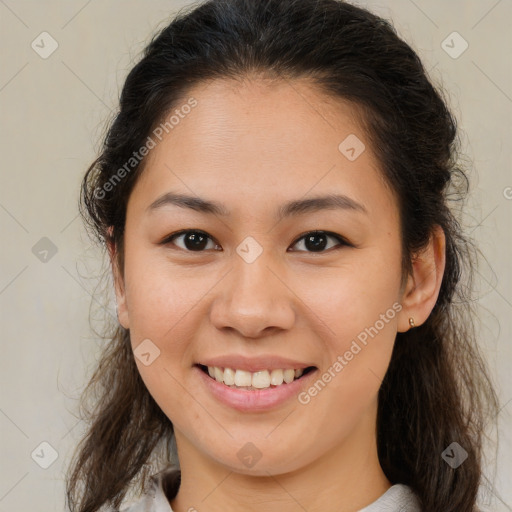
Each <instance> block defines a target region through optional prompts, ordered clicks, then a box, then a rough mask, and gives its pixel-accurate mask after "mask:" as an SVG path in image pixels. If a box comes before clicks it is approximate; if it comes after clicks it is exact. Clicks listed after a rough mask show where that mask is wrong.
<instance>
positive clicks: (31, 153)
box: [0, 0, 512, 512]
mask: <svg viewBox="0 0 512 512" xmlns="http://www.w3.org/2000/svg"><path fill="white" fill-rule="evenodd" d="M358 3H359V4H361V5H366V6H369V7H370V8H372V9H373V10H374V11H375V12H377V13H379V14H381V15H384V16H385V17H388V18H391V19H392V20H393V21H394V22H395V24H396V26H397V28H398V30H399V32H400V34H401V35H402V36H403V37H404V38H405V39H406V40H407V41H408V42H409V43H410V44H411V45H412V46H413V47H414V48H415V49H416V50H417V51H418V52H419V54H420V56H421V57H422V58H423V59H424V62H425V64H426V67H427V69H429V70H430V73H431V76H432V78H433V79H434V80H435V81H437V82H439V81H440V80H442V82H443V84H444V88H445V90H446V93H447V96H448V98H449V101H450V103H451V105H452V108H453V110H454V112H455V114H456V116H457V118H458V120H459V122H460V127H461V136H462V141H463V150H464V152H465V154H466V155H467V156H466V158H467V165H468V166H469V168H470V169H471V177H472V195H471V197H470V200H469V210H468V215H467V217H466V220H465V225H466V227H467V229H468V231H469V232H471V233H472V235H473V236H474V237H475V238H476V239H477V241H478V242H479V244H480V247H481V250H482V252H483V254H484V256H485V260H484V262H483V264H482V267H481V268H480V274H479V287H478V290H479V291H478V297H479V303H480V305H481V316H480V320H481V340H482V348H483V350H484V353H485V355H486V357H487V358H488V361H489V364H490V366H491V368H492V371H493V374H494V376H495V380H496V382H497V384H498V389H499V395H500V401H501V405H502V409H501V412H500V414H499V424H500V430H501V444H500V449H499V455H498V469H497V475H496V478H495V481H494V482H495V488H494V490H493V492H492V493H491V495H485V496H484V498H485V499H484V504H483V510H486V511H491V510H492V511H500V512H501V511H505V510H512V509H511V508H510V505H511V504H512V486H511V485H510V481H511V476H510V475H511V473H512V435H511V432H512V428H511V424H512V422H511V415H512V372H511V371H510V366H511V364H512V343H511V338H512V336H511V334H512V332H511V326H512V320H511V319H512V291H511V290H512V272H511V265H510V262H511V260H512V245H511V238H510V233H511V232H512V188H511V187H512V172H511V145H512V144H511V142H512V141H511V126H512V89H511V86H510V84H511V83H512V73H511V59H510V54H511V50H512V48H511V46H512V45H511V42H512V37H511V32H512V31H511V19H512V3H511V2H510V1H508V0H501V1H497V0H478V1H477V0H472V1H467V0H451V1H450V2H447V1H444V0H430V1H422V0H415V1H412V0H390V1H387V2H384V1H366V2H365V1H360V2H358ZM186 4H188V2H182V1H171V0H167V1H163V0H152V1H148V2H142V1H134V0H124V1H120V0H102V1H100V0H89V1H87V0H80V1H78V0H49V1H41V0H31V1H30V0H0V38H1V41H0V43H1V55H2V65H1V66H0V110H1V120H2V132H1V137H0V144H1V155H2V160H1V188H0V226H1V230H2V231H1V232H2V245H1V270H0V311H1V328H2V331H1V339H2V358H1V362H0V364H1V383H0V386H1V389H2V393H1V400H0V439H1V454H0V457H1V460H2V465H1V482H0V512H11V511H21V510H31V511H32V512H43V511H49V510H52V511H59V510H64V484H63V475H64V471H65V469H66V466H67V463H68V462H69V458H70V456H71V450H72V449H73V447H74V446H75V444H76V442H77V440H78V438H79V436H80V434H81V433H82V432H83V426H82V424H81V423H79V422H77V419H76V418H75V417H74V416H73V415H72V414H71V412H72V411H73V408H74V407H75V399H76V397H77V396H78V395H79V393H80V389H81V388H82V386H83V385H84V382H85V381H84V379H85V376H86V375H87V374H89V373H90V371H91V370H92V368H93V365H94V363H95V361H96V357H97V354H98V350H99V347H100V346H101V341H100V340H99V339H98V338H97V337H96V335H95V334H94V333H93V332H91V329H90V326H89V320H88V315H89V306H90V303H91V300H92V299H91V293H93V292H94V290H95V289H97V291H100V290H99V289H98V286H99V287H100V288H101V287H103V286H108V284H109V283H108V282H105V281H99V279H98V277H99V275H100V273H101V258H100V253H99V251H98V249H97V248H95V247H94V246H92V245H91V243H90V241H89V239H88V238H87V236H86V235H85V232H84V228H83V226H82V224H81V221H80V219H79V218H78V217H77V197H78V187H79V183H80V179H81V177H82V175H83V173H84V171H85V168H86V166H87V165H88V164H89V163H90V162H91V161H92V159H93V157H94V156H95V154H96V151H97V148H98V147H99V142H100V137H101V135H102V133H103V129H104V126H105V122H106V120H107V119H109V118H110V115H111V111H112V109H113V108H115V106H116V100H117V97H118V93H119V88H120V87H121V85H122V82H123V80H124V78H125V76H126V73H127V71H128V70H129V69H130V67H131V65H132V64H133V62H134V59H136V58H137V56H138V54H139V52H140V51H141V50H142V48H143V47H144V44H145V43H146V42H147V41H148V38H149V36H150V35H151V34H152V33H153V32H154V30H155V29H156V28H157V27H162V26H163V25H165V24H166V21H167V20H168V19H169V17H170V16H172V14H173V13H175V12H176V11H177V10H178V9H179V7H181V6H183V5H186ZM43 31H46V32H48V33H49V34H50V35H51V36H52V37H53V38H54V39H55V40H56V42H57V43H58V48H57V49H56V51H55V52H54V53H53V54H52V55H50V56H49V57H48V58H46V59H43V58H42V57H41V56H40V55H39V54H38V53H36V51H34V50H33V49H32V47H31V43H32V41H34V40H36V43H37V42H38V41H40V38H38V36H39V34H41V32H43ZM454 31H457V32H458V33H459V34H460V35H461V36H462V38H463V39H464V40H465V41H467V43H468V44H469V47H468V48H467V50H466V51H465V52H464V53H462V54H461V55H460V56H458V58H453V52H457V51H459V50H460V49H462V46H461V45H462V44H463V41H462V39H460V38H458V36H456V38H455V39H454V43H453V44H452V43H449V44H450V45H451V46H453V49H452V50H450V51H451V52H452V56H450V55H449V54H448V53H446V51H445V50H444V49H443V47H442V42H443V41H444V40H445V39H446V38H447V36H448V35H449V34H451V33H452V32H454ZM44 37H46V38H47V37H48V36H44ZM452 38H453V36H452ZM45 41H46V44H45V49H46V50H48V49H49V48H51V47H50V42H49V39H45ZM448 41H451V39H448ZM39 44H40V43H39ZM38 50H39V51H40V52H42V51H43V49H42V48H39V49H38ZM43 237H47V238H48V239H49V240H50V241H51V244H50V243H49V242H48V240H43V241H40V240H41V239H42V238H43ZM36 244H39V245H36ZM34 246H35V247H36V249H33V248H34ZM52 247H54V249H53V250H55V249H56V250H57V252H56V253H55V254H53V253H52ZM44 250H49V252H48V253H47V254H46V255H45V253H41V252H40V251H44ZM38 251H39V254H38ZM37 256H39V257H37ZM41 257H43V258H44V257H46V258H47V261H46V262H44V261H41V260H40V258H41ZM103 268H105V267H104V266H103ZM97 300H99V301H100V304H97V303H96V302H94V301H93V309H92V313H93V319H96V320H98V321H99V322H101V320H102V315H104V316H108V315H110V314H115V310H114V307H113V302H112V297H111V298H110V300H109V301H108V302H107V304H106V307H105V309H103V308H102V306H101V301H103V300H104V299H103V296H101V295H99V296H98V299H97ZM97 325H98V324H97ZM42 442H46V443H49V445H51V447H52V448H51V447H49V446H47V445H42V446H41V443H42ZM52 449H53V450H55V452H56V453H57V454H58V458H57V459H56V460H55V462H54V463H53V464H51V466H49V467H48V469H43V468H42V467H40V465H41V464H42V465H44V464H48V463H50V462H51V461H52V459H51V456H52V453H53V451H52ZM34 450H35V452H34ZM31 454H33V458H32V456H31ZM491 459H492V454H491ZM36 461H37V463H36ZM486 475H487V477H488V478H490V479H492V477H493V469H492V467H488V468H487V469H486ZM507 484H508V485H507ZM491 498H492V502H491V501H490V500H491ZM506 504H508V506H507V505H506Z"/></svg>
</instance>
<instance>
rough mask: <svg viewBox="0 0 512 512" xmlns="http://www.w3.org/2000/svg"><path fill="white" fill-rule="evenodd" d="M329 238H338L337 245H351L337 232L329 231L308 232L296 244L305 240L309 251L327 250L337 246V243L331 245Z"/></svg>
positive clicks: (305, 245)
mask: <svg viewBox="0 0 512 512" xmlns="http://www.w3.org/2000/svg"><path fill="white" fill-rule="evenodd" d="M329 239H331V240H336V241H337V242H338V244H337V246H338V247H339V246H350V244H349V243H348V242H347V241H346V240H345V239H344V238H342V237H341V236H339V235H336V234H335V233H329V232H327V231H311V232H310V233H306V234H305V235H303V236H302V237H301V238H299V240H297V241H296V242H295V243H294V245H297V244H299V243H300V242H302V241H303V244H304V247H305V248H306V251H307V252H325V251H326V249H332V248H333V247H336V244H334V245H330V246H329Z"/></svg>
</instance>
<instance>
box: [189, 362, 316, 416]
mask: <svg viewBox="0 0 512 512" xmlns="http://www.w3.org/2000/svg"><path fill="white" fill-rule="evenodd" d="M193 369H194V371H196V372H197V373H198V376H199V378H200V379H201V380H202V382H203V383H204V385H205V386H206V388H207V389H208V390H209V391H210V393H211V394H212V395H213V396H214V397H215V398H217V399H218V400H219V401H220V402H222V403H223V404H225V405H228V406H229V407H232V408H233V409H237V410H239V411H243V412H255V411H267V410H269V409H273V408H276V407H279V406H280V405H282V404H283V403H285V402H286V401H287V400H290V398H292V397H296V396H297V395H298V394H299V393H300V392H301V391H302V390H303V389H304V388H305V387H307V386H308V384H309V381H310V380H311V377H312V376H314V375H315V373H316V369H315V370H311V371H310V372H308V373H307V374H306V375H304V376H303V377H301V378H300V379H296V380H294V381H293V382H290V383H289V384H281V385H280V386H276V387H275V388H266V389H259V390H247V389H245V390H244V389H236V388H230V387H229V386H226V385H225V384H222V383H221V382H218V381H216V380H215V379H213V378H212V377H210V376H209V375H207V374H206V373H205V372H204V371H203V370H201V368H199V367H198V366H194V368H193Z"/></svg>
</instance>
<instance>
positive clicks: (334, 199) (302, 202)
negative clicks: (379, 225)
mask: <svg viewBox="0 0 512 512" xmlns="http://www.w3.org/2000/svg"><path fill="white" fill-rule="evenodd" d="M167 205H173V206H178V207H180V208H188V209H190V210H195V211H197V212H200V213H205V214H210V215H217V216H220V217H229V216H230V212H229V211H228V210H227V209H226V207H225V206H224V205H222V204H221V203H218V202H216V201H210V200H207V199H202V198H200V197H197V196H189V195H185V194H178V193H174V192H167V193H166V194H163V195H162V196H160V197H159V198H158V199H156V200H155V201H153V202H152V203H151V204H150V205H149V206H148V207H147V208H146V211H147V212H148V213H151V212H153V211H155V210H157V209H159V208H162V207H163V206H167ZM337 209H340V210H349V211H355V212H361V213H366V214H368V211H367V209H366V208H365V207H364V206H363V205H362V204H361V203H358V202H357V201H355V200H354V199H351V198H350V197H348V196H345V195H342V194H328V195H324V196H317V197H312V198H308V199H297V200H294V201H289V202H287V203H285V204H283V205H281V206H280V207H279V209H278V210H277V214H276V218H277V219H278V220H282V219H284V218H286V217H292V216H295V215H302V214H305V213H312V212H318V211H322V210H337Z"/></svg>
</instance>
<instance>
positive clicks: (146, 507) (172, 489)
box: [120, 468, 421, 512]
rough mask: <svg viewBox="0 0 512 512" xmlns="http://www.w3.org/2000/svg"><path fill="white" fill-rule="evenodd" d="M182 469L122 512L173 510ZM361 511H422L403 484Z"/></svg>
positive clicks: (159, 478) (155, 481) (160, 477)
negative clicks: (171, 500) (172, 503)
mask: <svg viewBox="0 0 512 512" xmlns="http://www.w3.org/2000/svg"><path fill="white" fill-rule="evenodd" d="M179 485H180V471H179V469H177V468H170V469H169V468H168V469H166V470H164V471H161V472H160V473H157V474H156V475H153V476H152V477H151V486H150V489H149V491H148V493H147V494H145V495H144V496H142V498H140V500H139V501H137V502H136V503H134V504H133V505H130V506H128V508H123V509H121V511H120V512H173V510H172V508H171V505H170V504H169V500H168V499H167V497H166V494H165V491H164V486H165V488H166V489H167V493H168V495H169V497H170V499H173V498H174V497H175V496H176V494H177V493H178V488H179ZM359 512H421V509H420V507H419V502H418V500H417V498H416V496H415V495H414V493H413V492H412V490H411V489H410V488H409V487H407V486H406V485H403V484H395V485H393V486H391V487H390V488H389V489H388V490H387V491H386V492H385V493H384V494H383V495H382V496H381V497H380V498H379V499H378V500H377V501H374V502H373V503H371V504H370V505H368V506H367V507H365V508H363V509H361V510H360V511H359Z"/></svg>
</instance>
